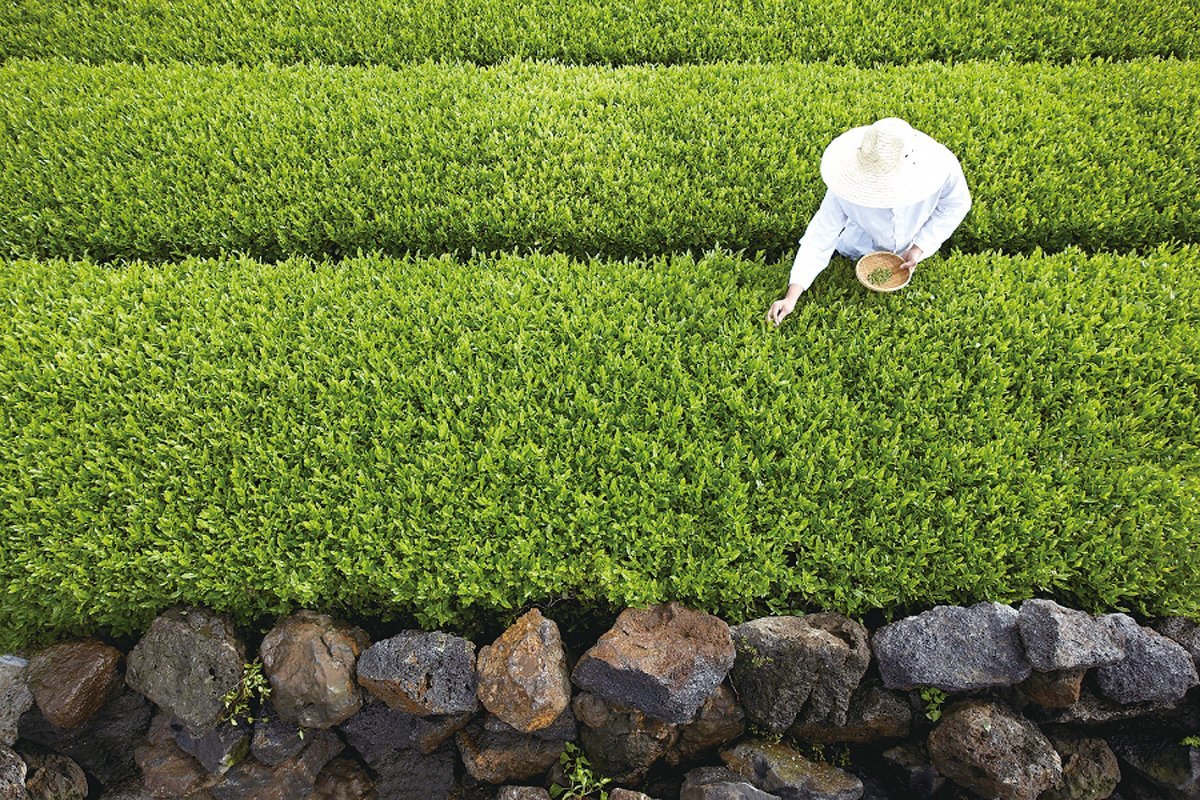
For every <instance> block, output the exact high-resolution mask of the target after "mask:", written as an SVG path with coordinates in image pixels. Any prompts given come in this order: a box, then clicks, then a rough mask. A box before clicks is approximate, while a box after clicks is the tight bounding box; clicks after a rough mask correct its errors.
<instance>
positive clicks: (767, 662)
mask: <svg viewBox="0 0 1200 800" xmlns="http://www.w3.org/2000/svg"><path fill="white" fill-rule="evenodd" d="M1198 657H1200V629H1198V628H1197V626H1196V624H1194V623H1191V622H1188V621H1186V620H1182V619H1168V620H1156V621H1153V623H1152V624H1151V625H1142V624H1139V623H1138V622H1137V621H1135V620H1134V619H1132V618H1130V617H1128V616H1126V615H1124V614H1111V615H1106V616H1101V617H1094V616H1090V615H1088V614H1084V613H1082V612H1079V611H1073V610H1070V609H1066V608H1063V607H1061V606H1059V605H1057V604H1055V603H1053V602H1050V601H1047V600H1029V601H1026V602H1024V603H1022V604H1021V605H1020V607H1019V609H1017V608H1013V607H1010V606H1004V605H999V604H994V603H980V604H978V605H975V606H971V607H969V608H962V607H948V606H939V607H937V608H934V609H933V610H931V611H927V612H925V613H922V614H918V615H916V616H912V617H909V618H906V619H903V620H900V621H899V622H895V623H893V624H889V625H885V626H881V627H879V628H878V629H876V630H874V631H869V630H868V629H867V628H865V627H864V626H863V625H861V624H859V623H858V622H855V621H853V620H851V619H848V618H846V617H843V616H841V615H838V614H810V615H805V616H782V617H768V618H764V619H758V620H754V621H751V622H747V623H745V624H742V625H737V626H732V627H731V626H729V625H727V624H726V623H725V622H723V621H722V620H720V619H718V618H716V617H713V616H711V615H708V614H704V613H701V612H697V611H693V610H690V609H687V608H684V607H682V606H679V605H676V604H671V605H663V606H655V607H651V608H648V609H628V610H626V611H625V612H624V613H622V614H621V615H620V616H619V617H618V618H617V620H616V622H615V624H614V625H613V627H612V628H611V629H610V630H609V631H608V632H607V633H605V634H604V635H603V636H602V637H600V639H599V640H598V641H596V642H595V643H594V644H592V646H591V647H589V648H588V649H586V650H585V651H584V652H582V653H580V654H578V657H577V658H576V657H575V655H574V654H572V653H569V652H567V651H566V649H565V648H564V646H563V640H562V637H561V634H560V631H559V629H558V626H557V625H556V624H555V623H554V622H553V621H552V620H550V619H547V618H546V617H544V616H543V615H542V614H541V613H540V612H539V611H537V610H533V611H530V612H528V613H527V614H525V615H524V616H522V617H520V619H518V620H517V621H516V623H515V624H513V625H512V626H511V627H510V628H509V629H508V630H506V631H505V632H504V633H503V634H502V635H501V636H500V637H499V638H498V639H496V641H494V642H491V643H489V644H485V645H483V646H480V647H478V648H477V645H476V643H474V642H471V641H469V640H467V639H464V638H462V637H459V636H455V635H452V634H449V633H442V632H432V633H431V632H424V631H404V632H402V633H400V634H399V635H396V636H393V637H391V638H387V639H383V640H381V641H377V642H374V643H372V642H371V641H370V640H369V638H368V636H367V634H366V633H364V632H363V631H362V630H359V629H358V628H355V627H353V626H350V625H346V624H342V623H339V622H338V621H336V620H334V619H331V618H330V617H328V616H326V615H323V614H319V613H315V612H312V611H300V612H298V613H296V614H293V615H292V616H290V617H288V618H286V619H284V620H282V621H280V622H279V623H278V624H277V625H276V627H275V628H274V629H272V630H271V631H270V632H269V633H267V635H266V636H265V637H264V639H263V640H262V645H261V647H260V648H259V650H258V653H257V654H255V653H248V652H247V650H246V646H245V644H244V643H243V641H242V640H241V639H239V637H238V634H237V632H236V631H235V630H234V629H233V627H232V626H231V625H230V624H229V622H228V621H227V620H225V619H223V618H222V617H221V616H219V615H216V614H213V613H212V612H209V611H206V610H203V609H194V608H177V609H172V610H170V611H168V612H166V613H164V614H163V615H162V616H160V617H159V618H158V619H156V620H155V621H154V623H153V624H152V625H151V627H150V629H149V631H147V632H146V634H145V635H144V636H143V637H142V638H141V640H140V641H139V642H138V643H137V645H136V646H135V647H133V649H132V650H131V651H130V652H129V653H127V654H125V653H121V652H119V651H118V650H117V649H115V648H113V647H112V646H110V645H109V644H106V643H104V642H100V641H95V640H83V641H71V642H64V643H61V644H57V645H54V646H53V647H50V648H47V649H45V650H42V651H40V652H37V653H34V654H31V655H30V657H29V658H28V659H25V658H20V657H17V656H5V657H0V800H7V799H8V798H24V797H27V798H39V799H41V798H58V799H60V800H66V799H67V798H84V797H103V798H107V799H108V800H135V798H137V799H140V798H194V799H197V800H210V799H215V800H236V799H240V798H262V799H266V800H272V799H275V798H278V800H299V799H301V798H310V797H311V798H321V799H322V800H334V799H335V798H337V799H338V800H351V799H352V798H378V799H379V800H393V799H394V800H446V799H447V798H459V799H460V800H474V799H475V798H478V799H479V800H484V799H485V798H486V799H487V800H493V798H495V799H497V800H520V799H521V798H543V799H544V798H548V797H549V796H550V794H549V792H548V791H547V789H552V788H553V787H554V786H556V785H566V784H570V783H571V781H570V780H568V778H567V777H566V775H567V774H568V773H570V772H572V771H573V769H572V765H573V764H578V763H579V761H578V759H580V758H583V759H586V761H587V765H588V766H587V767H586V771H590V772H591V774H593V775H595V776H607V777H609V778H610V779H611V782H610V783H609V785H608V787H607V790H608V791H609V792H610V793H611V794H610V795H609V797H610V798H611V800H635V799H636V798H645V797H654V798H659V800H667V798H671V800H674V798H682V800H738V799H739V798H742V799H745V800H771V799H772V798H781V799H783V800H826V799H828V800H856V798H874V799H876V800H883V799H884V798H935V797H936V798H947V799H951V798H971V797H981V798H1004V799H1005V800H1010V799H1012V800H1034V798H1039V797H1041V798H1045V799H1046V800H1066V799H1067V798H1070V799H1071V800H1084V799H1087V800H1100V799H1101V798H1109V797H1114V798H1118V797H1119V798H1124V799H1125V800H1148V799H1149V798H1200V749H1198V748H1197V747H1195V746H1189V745H1188V744H1185V743H1184V740H1185V739H1188V738H1189V737H1196V736H1200V696H1198V695H1200V691H1194V689H1195V687H1196V685H1197V683H1198V681H1197V673H1196V660H1197V658H1198ZM258 659H261V674H262V676H263V677H264V678H265V681H264V684H268V683H269V686H270V696H269V700H267V701H265V702H263V703H261V704H260V703H259V702H258V700H257V697H256V695H255V693H254V692H250V697H249V698H248V702H247V703H246V704H244V705H243V706H242V708H241V710H242V716H241V717H240V718H239V717H238V716H237V715H235V716H234V717H233V719H230V713H231V707H230V704H229V703H228V702H227V700H228V698H229V697H230V696H231V694H230V693H231V692H232V693H233V694H237V692H238V690H239V687H244V686H246V685H247V684H246V683H245V682H244V676H245V674H246V666H247V663H248V662H254V661H256V660H258ZM564 762H565V763H566V765H567V766H566V767H564V766H563V764H564ZM567 796H571V795H570V794H568V795H567ZM588 796H589V797H595V798H598V797H599V796H600V795H599V792H595V793H593V794H590V795H588Z"/></svg>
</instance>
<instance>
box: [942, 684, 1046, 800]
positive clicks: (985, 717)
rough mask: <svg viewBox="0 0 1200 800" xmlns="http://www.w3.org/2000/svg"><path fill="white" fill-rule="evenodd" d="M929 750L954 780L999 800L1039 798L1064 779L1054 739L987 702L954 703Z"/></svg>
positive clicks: (1008, 711)
mask: <svg viewBox="0 0 1200 800" xmlns="http://www.w3.org/2000/svg"><path fill="white" fill-rule="evenodd" d="M929 755H930V757H931V758H932V759H933V764H934V766H936V767H937V769H938V771H939V772H941V773H942V774H943V775H945V776H946V777H947V778H949V779H950V780H952V781H954V782H955V783H957V784H959V785H960V786H963V787H966V788H968V789H970V790H971V791H973V792H976V793H978V794H981V795H984V796H985V797H997V798H1000V800H1036V798H1037V797H1038V795H1039V794H1041V793H1042V792H1043V791H1045V790H1046V789H1049V788H1052V787H1054V786H1056V785H1057V784H1058V782H1059V781H1060V780H1061V779H1062V760H1061V759H1060V758H1059V755H1058V753H1057V752H1055V750H1054V747H1053V746H1052V745H1051V744H1050V740H1048V739H1047V738H1046V737H1045V736H1044V735H1042V732H1041V731H1039V730H1038V729H1037V727H1036V726H1035V725H1033V723H1031V722H1029V721H1028V720H1026V719H1025V718H1023V717H1021V716H1019V715H1018V714H1016V713H1014V712H1013V711H1011V710H1009V709H1008V708H1007V707H1005V706H1003V705H1000V704H999V703H993V702H988V701H970V702H966V703H962V704H960V705H957V706H954V707H952V708H950V709H949V710H948V711H947V712H946V713H945V714H944V715H943V716H942V718H941V721H940V722H939V723H938V724H937V725H936V726H935V727H934V729H933V731H932V732H930V734H929Z"/></svg>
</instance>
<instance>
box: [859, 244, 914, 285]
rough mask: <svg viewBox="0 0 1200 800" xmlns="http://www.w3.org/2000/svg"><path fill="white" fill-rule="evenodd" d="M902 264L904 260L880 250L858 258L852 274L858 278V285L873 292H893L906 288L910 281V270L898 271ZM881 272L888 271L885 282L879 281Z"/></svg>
mask: <svg viewBox="0 0 1200 800" xmlns="http://www.w3.org/2000/svg"><path fill="white" fill-rule="evenodd" d="M903 263H904V259H902V258H901V257H900V256H898V255H896V254H895V253H889V252H887V251H886V250H880V251H878V252H875V253H867V254H866V255H865V256H863V257H862V258H860V259H859V260H858V263H857V264H855V265H854V274H855V275H856V276H858V282H859V283H861V284H862V285H863V286H865V287H867V288H868V289H870V290H871V291H873V292H894V291H896V290H897V289H903V288H904V287H905V286H908V282H909V281H910V280H912V270H906V269H900V265H901V264H903ZM882 270H887V271H888V273H889V277H888V279H887V280H882V281H881V280H880V279H879V276H880V275H881V274H882ZM872 279H874V281H873V280H872Z"/></svg>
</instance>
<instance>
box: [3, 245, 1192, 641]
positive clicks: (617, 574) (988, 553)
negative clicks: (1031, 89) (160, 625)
mask: <svg viewBox="0 0 1200 800" xmlns="http://www.w3.org/2000/svg"><path fill="white" fill-rule="evenodd" d="M1198 265H1200V247H1197V246H1194V245H1193V246H1181V247H1177V248H1173V249H1170V248H1162V249H1157V250H1154V251H1153V252H1149V253H1146V254H1144V255H1125V256H1113V255H1091V256H1088V255H1083V254H1081V253H1080V252H1078V251H1068V252H1066V253H1062V254H1058V255H1053V256H1048V255H1042V254H1040V253H1034V254H1032V255H1029V256H1021V257H1002V256H1000V255H997V254H995V253H990V252H988V253H980V254H977V255H952V256H950V257H946V258H943V257H941V256H937V257H934V258H933V259H931V260H929V261H927V262H926V264H925V265H924V266H923V267H922V269H921V270H920V271H918V273H917V275H916V277H915V278H914V280H913V283H912V285H911V286H910V287H909V288H907V289H905V290H904V291H902V292H899V293H896V294H889V295H880V294H875V293H871V292H868V291H867V290H866V289H864V288H863V287H862V286H860V285H859V284H858V283H857V281H856V280H855V279H854V277H853V270H852V269H851V267H850V265H849V264H848V263H847V262H846V261H844V260H840V259H839V260H836V261H835V262H834V264H833V265H832V266H831V267H830V268H829V270H828V271H827V272H826V273H824V274H823V275H822V276H821V277H820V278H819V279H818V280H817V282H816V283H815V284H814V286H813V288H812V289H811V290H810V292H809V293H808V294H806V295H805V298H804V299H803V300H802V301H801V304H800V305H799V307H798V308H797V310H796V311H795V312H794V314H793V316H792V317H790V318H789V319H788V321H787V322H785V324H784V325H783V326H782V327H781V328H779V329H778V330H776V329H774V328H773V327H771V326H769V325H768V324H767V323H766V322H765V320H764V313H765V310H766V307H767V305H768V304H769V302H770V301H771V300H772V299H774V298H775V297H777V296H778V292H779V291H780V289H781V288H782V285H783V283H784V281H785V280H786V277H785V276H786V273H787V268H788V266H789V264H788V262H787V261H786V260H785V261H783V262H780V263H768V262H764V261H762V260H745V259H742V258H738V257H735V256H731V255H728V254H722V253H717V254H711V255H706V256H704V257H702V258H698V259H697V258H693V257H691V256H686V255H676V256H669V257H660V258H655V259H652V260H649V261H605V260H594V259H592V260H587V261H585V262H576V261H572V260H571V259H569V258H567V257H566V256H563V255H532V256H528V257H519V256H516V255H495V256H482V255H480V256H475V257H471V258H468V259H464V260H461V261H460V260H454V259H452V258H449V257H440V258H435V259H428V260H423V259H418V258H404V259H389V258H383V257H379V256H374V255H370V256H363V257H358V258H350V259H346V260H344V261H342V262H336V263H335V262H326V261H310V260H307V259H296V260H288V261H285V262H280V263H275V264H264V263H259V262H256V261H253V260H250V259H247V258H242V257H229V258H224V259H220V260H198V259H187V260H184V261H182V262H180V263H168V264H156V265H147V264H144V263H130V264H124V265H98V264H95V263H91V262H87V261H80V262H63V261H54V260H51V261H44V262H40V261H7V262H0V309H3V313H2V314H0V399H2V401H3V402H2V404H0V409H2V411H0V413H2V414H3V424H0V553H2V557H0V598H2V599H0V649H11V648H12V647H14V646H20V644H21V643H22V642H26V641H29V640H31V639H32V638H35V637H40V636H43V635H50V634H64V633H67V632H82V631H89V630H95V629H101V630H107V631H117V632H125V631H135V630H139V629H141V628H143V626H145V625H146V624H148V622H149V620H150V618H151V617H152V616H153V615H154V614H155V613H156V612H158V611H160V610H162V609H163V608H164V607H166V606H168V605H171V604H173V603H179V602H188V603H198V604H204V605H207V606H211V607H213V608H216V609H219V610H222V611H226V612H230V613H231V614H233V615H234V616H235V617H236V618H237V619H238V620H240V621H242V622H246V621H248V620H249V621H253V620H258V619H261V618H263V617H264V616H267V615H270V614H274V613H277V612H283V611H286V610H288V609H291V608H294V607H296V606H301V605H303V606H317V607H320V608H324V609H327V610H331V611H333V612H335V613H342V612H353V613H354V614H372V613H383V612H387V613H407V612H411V613H412V614H415V615H416V618H417V620H418V621H419V622H420V623H421V624H423V625H426V626H429V627H433V626H442V625H451V626H456V627H464V628H469V627H470V625H471V624H472V623H473V622H477V621H478V620H479V619H485V618H487V619H495V617H496V616H497V615H499V614H501V613H503V612H506V611H511V610H514V609H519V608H521V607H522V606H525V605H526V604H531V603H538V602H547V601H552V600H559V599H562V598H575V599H576V600H578V601H579V602H581V603H585V604H587V605H588V606H589V607H595V608H599V609H604V608H606V607H614V606H622V605H625V604H637V603H646V602H650V601H657V600H667V599H671V600H680V601H684V602H687V603H689V604H692V605H694V606H697V607H701V608H706V609H709V610H711V611H713V612H717V613H721V614H724V615H726V616H727V617H728V618H729V619H731V620H734V621H736V620H739V619H743V618H745V617H746V616H747V615H750V614H756V613H763V612H767V611H771V612H785V611H788V610H795V609H809V608H827V609H837V610H841V611H844V612H849V613H852V614H855V613H860V612H863V611H864V610H866V609H871V608H876V607H878V608H886V609H901V608H906V607H912V606H915V605H923V604H932V603H940V602H960V603H966V602H971V601H975V600H978V599H981V598H990V599H994V600H1002V601H1012V600H1016V599H1021V598H1026V597H1030V596H1033V595H1046V596H1053V597H1056V598H1058V599H1060V600H1062V601H1064V602H1070V603H1072V604H1075V605H1078V606H1081V607H1085V608H1090V609H1096V610H1098V609H1113V608H1130V609H1134V610H1138V611H1142V612H1146V613H1169V612H1182V613H1190V614H1193V615H1196V614H1200V549H1198V548H1197V547H1196V531H1197V529H1198V528H1197V526H1198V524H1200V503H1198V502H1197V500H1198V499H1200V498H1198V497H1197V495H1198V494H1200V482H1198V477H1200V452H1198V451H1197V442H1200V416H1198V415H1197V414H1196V409H1197V408H1198V407H1200V352H1198V350H1200V340H1198V338H1197V336H1196V330H1197V327H1198V325H1200V270H1198V269H1197V266H1198ZM485 615H486V616H485Z"/></svg>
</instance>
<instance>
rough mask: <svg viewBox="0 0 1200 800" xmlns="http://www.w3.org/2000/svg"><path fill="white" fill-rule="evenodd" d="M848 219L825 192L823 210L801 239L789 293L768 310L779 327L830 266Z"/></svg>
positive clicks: (768, 317) (835, 198)
mask: <svg viewBox="0 0 1200 800" xmlns="http://www.w3.org/2000/svg"><path fill="white" fill-rule="evenodd" d="M848 221H849V218H848V217H847V216H846V212H845V211H844V210H843V209H842V206H841V204H840V203H839V202H838V199H837V197H835V196H834V194H833V192H830V191H826V192H825V199H824V200H822V201H821V207H820V208H818V209H817V213H816V214H814V215H813V218H812V220H811V221H810V222H809V223H808V228H807V229H806V230H805V231H804V236H802V237H801V239H800V249H799V250H797V251H796V259H795V261H793V262H792V272H791V274H790V275H789V276H788V288H787V294H785V295H784V296H783V299H781V300H776V301H775V302H774V303H772V304H771V307H770V308H769V309H768V310H767V319H768V320H770V321H771V322H774V323H775V324H776V325H778V324H779V323H781V322H783V319H784V317H786V316H787V315H788V314H791V313H792V311H793V310H794V309H795V308H796V301H797V300H799V299H800V295H801V294H802V293H803V292H804V291H805V290H806V289H808V287H809V286H811V285H812V282H813V281H814V280H815V279H816V277H817V275H819V274H820V273H821V270H823V269H825V268H826V267H827V266H829V259H831V258H833V250H834V248H835V247H837V240H838V236H840V235H841V233H842V229H843V228H845V227H846V223H847V222H848Z"/></svg>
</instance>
